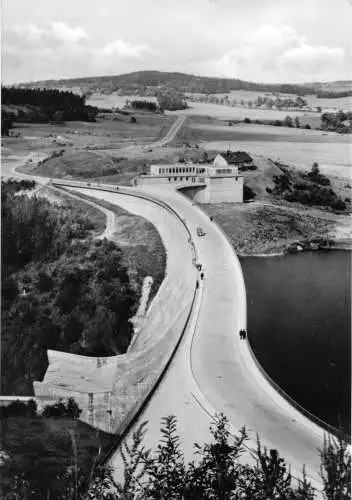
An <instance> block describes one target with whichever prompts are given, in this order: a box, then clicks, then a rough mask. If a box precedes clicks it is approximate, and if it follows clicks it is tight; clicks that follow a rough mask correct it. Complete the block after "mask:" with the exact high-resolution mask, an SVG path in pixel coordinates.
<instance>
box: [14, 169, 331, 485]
mask: <svg viewBox="0 0 352 500" xmlns="http://www.w3.org/2000/svg"><path fill="white" fill-rule="evenodd" d="M14 173H15V172H14V169H13V170H12V174H14ZM11 176H12V177H14V176H15V175H11ZM16 177H27V178H28V176H26V175H25V174H19V173H17V172H16ZM32 178H33V176H32ZM34 179H35V180H36V181H37V182H39V183H40V184H43V183H47V181H48V179H45V178H43V177H35V178H34ZM52 183H53V185H54V186H56V187H57V188H60V187H65V190H69V191H70V192H72V194H73V193H74V192H78V193H79V192H81V193H84V194H87V195H89V196H90V197H91V198H95V199H96V200H97V203H98V204H99V200H105V201H107V202H109V203H111V204H116V205H118V206H121V207H123V208H125V209H126V210H128V211H130V212H132V213H135V214H138V215H141V216H143V217H145V218H147V219H149V220H150V222H152V223H153V224H154V225H155V226H156V228H157V230H158V231H159V233H160V236H161V238H162V240H163V243H164V246H165V249H166V253H167V268H166V276H165V280H164V282H163V283H162V285H161V287H160V289H159V292H158V294H157V295H156V297H155V298H154V300H153V302H152V304H151V306H150V307H149V310H148V313H147V317H146V325H145V326H144V328H143V329H142V330H141V332H140V333H139V338H137V339H136V340H135V342H134V343H133V345H131V347H130V350H129V351H128V352H127V353H126V354H125V355H121V361H118V360H117V359H116V358H118V357H112V358H105V359H106V362H103V363H102V364H103V365H104V366H103V369H104V373H103V372H101V373H103V375H102V376H101V383H102V386H100V385H99V382H98V383H97V385H96V387H93V386H92V379H93V378H94V377H93V374H92V375H91V376H89V377H88V380H86V381H83V386H82V388H81V389H79V384H80V380H78V379H77V378H76V377H74V379H70V375H69V373H68V372H67V371H66V372H65V367H67V366H68V364H71V366H73V365H75V368H74V369H73V372H74V375H75V376H77V377H78V374H79V372H80V370H83V373H85V368H84V366H86V367H87V368H88V367H91V361H90V359H91V358H88V359H87V357H80V358H82V359H81V362H80V363H79V365H80V366H79V365H76V363H77V362H78V360H75V363H73V364H72V363H71V361H73V357H72V356H74V355H69V354H66V356H64V359H63V358H62V354H64V353H58V352H57V351H50V353H49V361H50V358H51V361H52V362H53V364H52V365H51V366H50V364H51V361H50V364H49V368H48V371H47V374H46V376H45V378H44V380H43V384H44V386H45V385H46V387H47V388H49V387H50V391H49V392H50V394H49V392H48V391H45V390H44V391H42V390H41V389H40V384H41V383H35V384H36V385H37V384H38V385H37V387H36V389H35V394H36V396H38V397H39V398H40V397H41V396H45V393H46V395H47V396H49V395H51V396H52V397H53V396H54V395H55V396H60V395H61V390H62V391H63V393H65V391H66V390H68V391H69V392H70V391H71V392H73V393H74V392H75V391H74V390H73V388H74V387H76V391H79V390H81V391H82V394H84V393H85V395H84V397H88V399H89V396H88V395H89V394H90V393H92V392H93V391H94V390H96V391H97V392H98V393H99V394H101V399H99V404H101V405H104V404H108V405H110V406H109V408H110V409H111V411H112V413H114V412H115V411H116V412H118V411H119V410H117V405H118V404H119V402H120V399H121V398H120V397H119V394H118V392H119V389H123V390H124V391H127V393H126V398H125V400H124V398H123V397H122V400H123V405H125V413H124V417H126V418H125V421H126V422H127V425H126V424H125V425H124V426H122V432H123V433H124V437H125V438H127V439H129V437H130V436H131V433H132V432H133V430H135V428H136V427H137V426H138V425H139V424H140V423H141V422H143V421H145V420H147V421H148V432H147V434H146V438H145V446H146V447H151V448H153V449H155V448H156V445H157V443H158V441H159V438H160V431H159V428H160V420H161V418H162V417H164V416H166V415H170V414H173V415H175V416H176V417H177V419H178V432H179V434H180V436H181V440H182V442H181V445H182V448H183V450H184V453H185V459H186V460H191V459H192V458H193V443H194V442H199V443H202V442H204V441H206V440H208V439H209V425H210V423H211V421H212V419H213V417H214V415H215V413H220V412H222V413H224V414H225V415H226V416H227V418H228V419H229V421H230V424H231V431H232V432H233V433H236V432H237V431H238V429H239V428H240V427H242V426H243V425H246V428H247V431H248V434H249V437H250V440H249V441H248V448H249V452H248V456H246V457H244V461H247V462H251V461H253V457H252V454H251V453H250V449H251V448H252V449H255V448H256V433H258V434H259V436H260V438H261V440H262V442H263V444H264V445H265V446H267V447H268V448H276V449H278V450H279V452H280V454H281V455H282V456H283V457H285V459H286V461H287V463H288V464H290V465H291V472H292V474H293V476H294V477H301V475H302V466H303V464H305V466H306V473H307V477H308V479H309V480H310V481H311V482H312V485H313V487H315V488H317V489H318V490H321V489H322V482H321V479H320V476H319V464H320V457H319V453H318V449H319V448H321V447H322V444H323V440H324V434H325V433H326V431H325V430H324V429H323V428H322V427H321V426H319V425H317V424H316V423H314V422H313V421H312V420H311V419H309V418H307V416H306V415H304V414H303V413H302V412H301V411H299V410H298V409H297V408H295V407H294V406H293V405H292V404H290V402H289V401H287V400H286V399H285V398H284V397H283V396H282V395H281V394H280V393H279V392H278V391H277V390H276V388H275V387H274V386H273V385H272V384H271V383H270V381H268V379H267V378H266V377H265V376H264V375H263V372H262V370H260V368H259V367H258V363H257V361H256V360H255V358H254V355H253V353H252V351H251V349H250V346H249V344H248V342H247V341H243V340H241V339H240V337H239V334H238V332H239V330H240V329H242V328H244V329H245V328H246V320H247V318H246V314H247V312H246V290H245V284H244V279H243V274H242V270H241V266H240V263H239V261H238V258H237V256H236V254H235V252H234V249H233V247H232V246H231V244H230V243H229V241H228V239H227V238H226V236H225V235H224V234H223V232H222V231H221V229H220V228H219V227H218V226H217V225H216V224H215V223H214V222H212V221H211V220H210V219H209V217H208V216H207V215H206V214H205V213H204V212H203V211H202V210H201V209H200V208H199V207H197V206H196V205H195V204H194V203H193V202H192V201H191V200H190V199H188V198H186V197H185V196H183V195H181V194H180V193H178V192H177V191H176V190H175V189H174V188H172V187H170V188H169V189H165V188H157V187H152V186H143V187H138V188H136V187H134V188H127V187H122V186H121V187H119V189H118V191H117V190H116V189H115V190H114V187H113V186H111V185H101V184H100V185H95V184H89V185H88V184H87V183H83V182H76V181H63V180H59V179H53V180H52ZM199 227H202V229H203V230H204V232H205V236H203V237H201V238H200V237H199V236H198V235H197V228H199ZM197 263H201V264H202V272H204V276H205V279H204V280H201V279H200V272H199V270H198V269H197V268H196V266H195V264H197ZM197 282H198V286H197ZM148 322H149V324H148ZM156 325H160V326H161V330H159V331H158V329H155V326H156ZM148 356H149V357H148ZM76 358H77V357H76ZM96 359H97V358H94V361H93V362H94V363H96ZM119 364H120V365H121V366H120V369H121V371H119ZM159 364H161V370H160V366H158V365H159ZM100 368H101V367H100ZM126 369H127V372H128V376H129V377H130V378H128V377H126V380H125V383H124V384H123V385H121V381H120V380H117V379H114V377H116V376H117V374H122V373H123V372H124V370H126ZM75 370H76V371H75ZM149 370H156V372H157V373H156V374H155V377H154V378H153V377H151V378H150V373H149V372H148V371H149ZM158 370H159V372H158ZM71 371H72V370H71ZM73 372H72V373H73ZM133 372H134V373H133ZM136 374H137V375H136ZM94 375H98V372H97V371H95V372H94ZM47 377H48V378H47ZM139 377H140V378H139ZM65 378H66V382H65ZM127 381H128V383H129V384H135V386H134V388H133V391H130V392H129V393H128V388H127V385H126V384H127ZM65 383H66V387H64V386H65ZM85 383H86V384H87V387H86V389H85V388H84V384H85ZM60 387H61V389H60V390H58V394H56V390H55V389H59V388H60ZM43 389H44V387H43ZM86 390H87V392H86ZM52 391H54V392H55V394H54V393H53V392H52ZM106 393H110V396H109V401H108V402H107V403H106V401H105V400H104V398H105V399H106ZM124 396H125V394H124ZM74 397H75V395H74ZM137 400H138V402H137ZM145 401H146V402H145ZM78 403H80V401H78ZM115 405H116V406H115ZM104 408H105V407H104ZM104 411H105V412H106V410H104ZM136 415H138V417H137V418H136ZM121 417H122V415H121ZM97 418H98V420H99V418H102V419H103V418H105V417H99V415H98V416H97ZM87 421H89V415H88V419H87ZM121 421H122V420H121V419H120V420H119V418H118V417H117V418H116V425H117V424H118V422H120V423H121ZM106 430H108V429H106ZM111 430H113V431H115V432H121V428H119V429H118V427H115V425H113V428H112V429H111ZM110 463H111V465H112V466H113V469H114V471H115V474H116V478H120V477H121V476H120V474H121V467H120V465H121V463H122V462H121V456H120V453H119V450H118V449H117V450H116V451H115V452H114V453H113V454H112V455H111V457H110Z"/></svg>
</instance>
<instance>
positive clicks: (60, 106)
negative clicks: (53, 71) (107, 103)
mask: <svg viewBox="0 0 352 500" xmlns="http://www.w3.org/2000/svg"><path fill="white" fill-rule="evenodd" d="M1 104H2V105H3V106H4V105H6V106H26V107H28V109H27V112H26V111H24V110H23V109H20V110H17V111H16V120H17V121H39V122H49V121H55V122H63V121H65V120H83V121H95V117H96V115H97V113H98V109H97V108H94V107H92V106H86V104H85V97H84V96H79V95H77V94H74V93H73V92H67V91H60V90H56V89H45V88H44V89H39V88H19V87H2V88H1Z"/></svg>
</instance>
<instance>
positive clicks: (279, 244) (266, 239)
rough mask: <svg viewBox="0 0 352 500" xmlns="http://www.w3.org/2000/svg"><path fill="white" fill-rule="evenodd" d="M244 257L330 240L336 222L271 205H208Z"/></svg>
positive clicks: (268, 253)
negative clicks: (298, 242) (306, 242)
mask: <svg viewBox="0 0 352 500" xmlns="http://www.w3.org/2000/svg"><path fill="white" fill-rule="evenodd" d="M204 209H205V211H206V212H207V213H208V214H209V215H211V216H212V217H213V218H214V220H215V221H216V222H217V223H218V224H219V225H220V226H221V227H222V229H223V230H224V231H225V232H226V234H227V235H228V236H229V238H230V240H231V242H232V245H233V247H234V249H235V250H236V252H237V253H238V254H239V255H241V256H246V255H257V254H267V255H273V254H277V253H281V252H283V251H284V250H285V249H287V247H288V246H289V245H291V244H292V243H294V242H297V241H302V240H313V239H315V238H327V237H328V235H329V234H330V233H331V235H332V232H333V231H335V227H336V221H334V220H331V219H325V218H324V219H323V218H319V217H317V216H312V215H310V214H309V213H308V211H304V210H302V211H293V210H290V209H288V208H286V207H283V206H275V205H271V204H269V203H261V202H256V203H251V204H244V205H240V204H232V203H231V204H218V205H204Z"/></svg>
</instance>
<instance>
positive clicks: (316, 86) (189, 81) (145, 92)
mask: <svg viewBox="0 0 352 500" xmlns="http://www.w3.org/2000/svg"><path fill="white" fill-rule="evenodd" d="M334 83H335V84H336V90H338V91H341V90H345V88H346V87H347V86H348V84H350V87H349V88H350V89H352V83H351V82H331V83H330V84H321V83H313V84H302V85H296V84H284V83H283V84H267V83H255V82H247V81H244V80H240V79H237V78H215V77H206V76H196V75H190V74H186V73H177V72H176V73H170V72H163V71H136V72H133V73H127V74H123V75H115V76H96V77H85V78H69V79H62V80H41V81H38V82H30V83H25V84H21V85H20V86H21V87H39V88H43V87H46V88H58V89H62V90H72V91H73V92H77V93H81V94H85V95H87V96H89V95H91V94H94V93H100V94H111V93H113V92H117V93H119V94H120V95H140V96H155V95H156V94H157V93H158V92H162V91H173V92H182V93H190V92H197V93H209V94H219V93H228V92H230V91H231V90H254V91H256V90H257V91H259V92H282V93H293V94H298V95H305V94H311V93H312V92H313V93H314V92H315V91H319V90H320V91H321V90H332V89H333V85H334ZM342 84H344V86H343V85H342ZM324 85H326V87H325V86H324Z"/></svg>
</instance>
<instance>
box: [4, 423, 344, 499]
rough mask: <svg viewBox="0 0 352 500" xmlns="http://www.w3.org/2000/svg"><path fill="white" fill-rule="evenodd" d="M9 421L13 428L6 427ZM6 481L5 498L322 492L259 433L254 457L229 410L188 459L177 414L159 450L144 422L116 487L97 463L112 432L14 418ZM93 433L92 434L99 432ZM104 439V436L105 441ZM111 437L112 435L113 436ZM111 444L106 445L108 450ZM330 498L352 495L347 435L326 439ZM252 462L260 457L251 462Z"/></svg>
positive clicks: (309, 495) (127, 449)
mask: <svg viewBox="0 0 352 500" xmlns="http://www.w3.org/2000/svg"><path fill="white" fill-rule="evenodd" d="M4 423H6V426H5V427H4ZM2 424H3V429H2V430H3V431H6V435H5V440H4V445H5V446H3V449H4V450H5V452H6V453H7V454H8V456H7V458H6V460H3V461H2V464H1V468H2V471H1V472H2V475H3V478H4V481H3V482H2V484H1V487H2V492H1V493H2V495H3V496H2V498H4V499H15V498H16V499H24V498H26V499H27V498H32V499H38V500H41V499H43V500H44V499H54V498H55V499H62V500H78V499H79V500H88V499H89V500H95V499H106V500H154V499H155V500H156V499H172V500H216V499H219V500H230V499H231V500H274V499H275V500H313V499H314V498H316V496H315V491H314V489H313V488H312V486H311V484H310V483H309V480H308V479H307V476H306V472H305V468H304V466H303V471H302V478H301V480H300V481H299V482H298V486H295V487H294V486H293V485H292V477H291V473H290V469H289V466H288V465H287V464H286V462H285V460H284V458H282V457H281V456H280V455H279V453H278V451H277V450H273V449H271V450H267V448H265V447H263V446H262V444H261V442H260V440H259V438H257V449H256V452H255V453H254V452H253V451H252V452H251V455H252V456H253V457H254V462H255V464H254V465H249V464H246V463H245V460H242V456H243V455H244V454H245V453H247V454H248V451H249V449H248V448H247V446H246V442H247V440H248V437H247V432H246V429H245V427H242V428H241V429H240V431H239V432H238V434H237V435H235V436H232V435H231V434H230V430H229V423H228V420H227V419H226V417H224V416H223V415H218V416H216V418H215V420H214V422H213V424H212V425H211V426H210V432H211V436H212V439H211V441H210V442H209V443H206V444H204V445H199V444H195V445H194V449H195V460H193V461H192V462H191V463H189V464H186V463H185V460H184V456H183V452H182V449H181V445H180V437H179V435H178V433H177V420H176V417H174V416H168V417H165V418H163V419H162V427H161V439H160V442H159V445H158V448H157V450H156V451H155V452H154V453H152V452H151V450H148V449H146V448H145V446H144V444H143V440H144V436H145V433H146V422H144V423H143V424H142V425H141V426H140V427H139V428H138V429H137V431H136V432H134V434H133V437H132V442H131V443H127V442H124V443H123V445H122V447H121V456H122V462H123V467H124V474H123V480H122V481H121V483H118V484H116V483H115V482H114V480H113V475H112V469H111V468H110V467H109V466H101V465H97V464H98V460H97V459H98V458H99V455H101V451H102V450H104V448H105V447H106V445H108V442H106V444H105V445H104V440H105V441H106V438H107V436H105V435H104V433H99V432H97V434H96V435H95V436H94V433H95V432H96V431H93V430H92V429H91V428H89V426H86V425H84V424H81V423H80V422H78V421H77V420H70V419H67V418H65V419H62V418H51V419H44V418H42V417H38V416H37V417H36V418H35V419H33V418H32V419H28V418H26V419H25V418H22V419H19V418H18V417H16V418H8V419H5V420H2ZM92 431H93V432H92ZM101 440H102V441H101ZM110 440H111V437H110ZM106 449H107V448H106ZM320 456H321V476H322V480H323V488H324V490H323V495H324V498H326V499H327V500H347V499H349V498H350V494H351V487H350V480H351V458H350V454H349V450H348V447H347V443H345V442H344V441H343V440H342V439H341V438H336V439H335V438H331V437H330V438H326V440H325V442H324V443H323V447H322V449H321V450H320ZM252 461H253V460H252Z"/></svg>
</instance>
